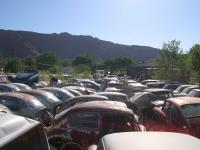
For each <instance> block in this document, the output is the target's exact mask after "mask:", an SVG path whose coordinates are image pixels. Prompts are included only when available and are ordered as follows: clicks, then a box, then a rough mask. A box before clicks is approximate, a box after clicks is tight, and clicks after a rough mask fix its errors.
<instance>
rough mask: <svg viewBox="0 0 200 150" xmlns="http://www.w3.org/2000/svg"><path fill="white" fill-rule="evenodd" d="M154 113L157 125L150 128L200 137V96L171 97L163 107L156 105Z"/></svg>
mask: <svg viewBox="0 0 200 150" xmlns="http://www.w3.org/2000/svg"><path fill="white" fill-rule="evenodd" d="M154 113H155V116H156V120H157V122H156V124H157V125H155V124H154V126H151V127H150V128H149V129H150V130H152V129H153V130H164V131H171V132H181V133H187V134H190V135H193V136H196V137H198V138H200V98H195V97H176V98H170V99H167V100H166V101H165V103H164V105H163V106H162V107H155V108H154ZM147 129H148V126H147Z"/></svg>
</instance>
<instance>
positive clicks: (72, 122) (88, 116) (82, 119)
mask: <svg viewBox="0 0 200 150" xmlns="http://www.w3.org/2000/svg"><path fill="white" fill-rule="evenodd" d="M67 123H68V124H67V127H69V128H93V129H97V128H99V126H100V115H99V114H98V113H95V112H80V113H78V112H77V113H74V114H71V115H70V116H69V117H68V118H67Z"/></svg>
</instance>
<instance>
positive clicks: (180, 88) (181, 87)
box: [175, 85, 187, 92]
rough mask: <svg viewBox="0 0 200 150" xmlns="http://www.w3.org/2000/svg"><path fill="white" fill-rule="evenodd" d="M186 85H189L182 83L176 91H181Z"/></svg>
mask: <svg viewBox="0 0 200 150" xmlns="http://www.w3.org/2000/svg"><path fill="white" fill-rule="evenodd" d="M186 87H187V86H186V85H181V86H179V87H178V88H177V89H176V90H175V91H178V92H181V91H182V90H183V89H184V88H186Z"/></svg>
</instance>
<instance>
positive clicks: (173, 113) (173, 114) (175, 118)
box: [168, 103, 184, 132]
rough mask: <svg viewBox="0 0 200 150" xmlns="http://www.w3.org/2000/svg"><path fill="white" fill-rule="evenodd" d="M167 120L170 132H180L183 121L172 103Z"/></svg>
mask: <svg viewBox="0 0 200 150" xmlns="http://www.w3.org/2000/svg"><path fill="white" fill-rule="evenodd" d="M168 118H169V121H168V123H169V126H170V127H171V129H170V131H173V132H182V130H183V126H184V121H183V120H182V116H181V114H180V111H179V109H178V108H177V106H176V105H175V104H173V103H171V104H170V108H169V113H168Z"/></svg>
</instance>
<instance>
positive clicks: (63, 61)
mask: <svg viewBox="0 0 200 150" xmlns="http://www.w3.org/2000/svg"><path fill="white" fill-rule="evenodd" d="M59 65H60V66H62V67H67V66H69V61H68V60H67V59H61V60H60V61H59Z"/></svg>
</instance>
